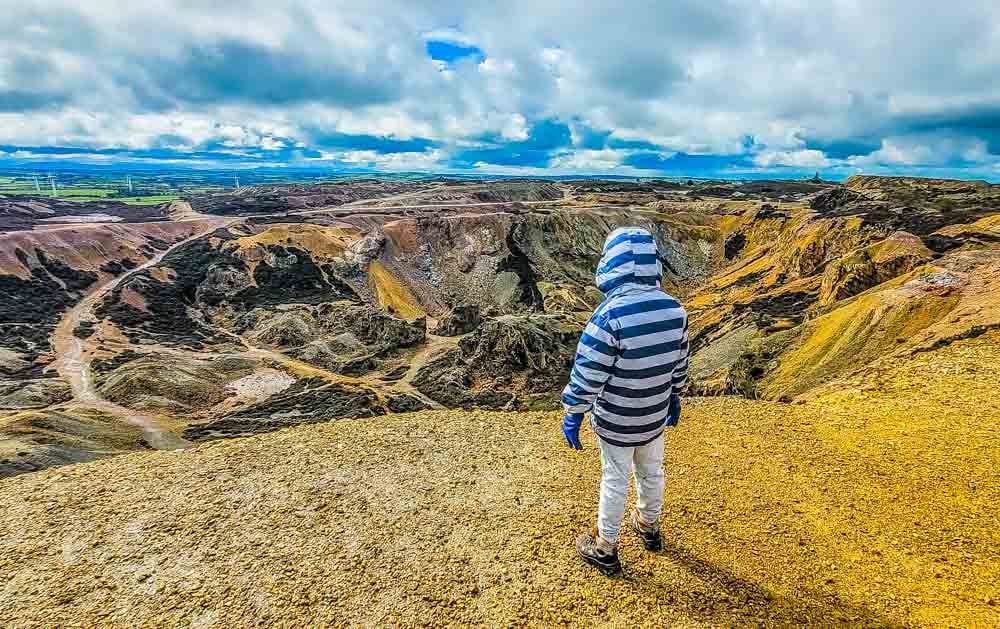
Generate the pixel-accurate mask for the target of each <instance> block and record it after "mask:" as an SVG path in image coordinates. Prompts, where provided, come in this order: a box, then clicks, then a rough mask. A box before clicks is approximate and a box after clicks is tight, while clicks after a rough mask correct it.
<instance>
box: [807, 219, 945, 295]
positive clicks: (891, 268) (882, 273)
mask: <svg viewBox="0 0 1000 629" xmlns="http://www.w3.org/2000/svg"><path fill="white" fill-rule="evenodd" d="M933 257H934V252H933V251H931V250H930V249H928V248H927V247H926V246H925V245H924V243H923V242H922V241H921V240H920V239H919V238H917V237H916V236H914V235H913V234H908V233H906V232H896V233H895V234H893V235H891V236H890V237H889V238H887V239H885V240H882V241H880V242H877V243H875V244H873V245H869V246H867V247H864V248H862V249H858V250H856V251H853V252H851V253H849V254H847V255H846V256H843V257H842V258H838V259H837V260H834V261H833V262H831V263H830V264H829V265H827V267H826V270H825V271H824V272H823V283H822V284H821V285H820V294H819V304H820V305H828V304H831V303H833V302H836V301H840V300H841V299H846V298H847V297H852V296H854V295H857V294H858V293H862V292H864V291H866V290H868V289H869V288H871V287H873V286H876V285H878V284H881V283H882V282H886V281H888V280H891V279H892V278H894V277H897V276H899V275H902V274H903V273H907V272H909V271H911V270H913V269H915V268H916V267H918V266H920V265H921V264H924V263H926V262H929V261H930V260H931V259H932V258H933Z"/></svg>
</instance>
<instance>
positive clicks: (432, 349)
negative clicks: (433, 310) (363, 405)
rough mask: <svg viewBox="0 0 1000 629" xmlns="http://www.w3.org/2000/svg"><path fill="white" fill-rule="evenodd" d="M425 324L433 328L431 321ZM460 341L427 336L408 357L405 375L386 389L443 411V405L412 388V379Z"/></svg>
mask: <svg viewBox="0 0 1000 629" xmlns="http://www.w3.org/2000/svg"><path fill="white" fill-rule="evenodd" d="M427 323H428V326H429V327H433V323H434V322H433V321H431V320H428V322H427ZM460 340H461V337H459V336H438V335H436V334H428V335H427V341H426V342H425V343H424V344H423V345H422V346H421V347H420V349H419V350H417V353H416V354H414V355H413V356H411V357H410V359H409V363H410V368H409V369H407V370H406V373H405V374H403V377H402V378H400V379H399V380H397V381H395V382H393V383H391V384H390V385H389V387H388V389H389V390H392V391H397V392H399V393H405V394H406V395H411V396H413V397H415V398H417V399H419V400H420V401H421V402H423V403H424V404H426V405H427V406H429V407H430V408H432V409H435V410H443V409H444V408H445V406H444V405H443V404H441V403H440V402H436V401H434V400H432V399H431V398H429V397H427V396H426V395H424V394H423V393H422V392H421V391H419V390H418V389H417V388H416V387H415V386H413V378H415V377H416V375H417V372H419V371H420V369H421V368H422V367H423V366H424V365H426V364H427V363H429V362H430V361H431V360H433V359H434V358H437V357H438V356H440V355H441V354H443V353H444V352H446V351H448V350H450V349H452V348H454V347H457V346H458V342H459V341H460Z"/></svg>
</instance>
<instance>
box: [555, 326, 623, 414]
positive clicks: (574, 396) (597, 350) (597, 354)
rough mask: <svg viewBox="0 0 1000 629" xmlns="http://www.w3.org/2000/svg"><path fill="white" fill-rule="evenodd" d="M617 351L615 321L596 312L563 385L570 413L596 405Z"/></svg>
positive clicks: (609, 374) (566, 406)
mask: <svg viewBox="0 0 1000 629" xmlns="http://www.w3.org/2000/svg"><path fill="white" fill-rule="evenodd" d="M618 355H619V342H618V335H617V333H616V331H615V329H614V328H613V326H612V322H611V321H610V320H609V319H608V317H607V315H606V314H605V313H601V312H597V313H595V314H594V316H593V317H591V318H590V321H589V322H588V323H587V327H586V328H584V330H583V334H582V335H581V336H580V343H579V344H578V345H577V347H576V360H575V361H574V362H573V371H572V373H570V376H569V383H568V384H567V385H566V388H565V389H563V395H562V403H563V407H564V408H565V409H566V412H567V413H568V414H571V415H582V414H583V413H586V412H588V411H590V410H591V409H592V408H593V406H594V401H595V400H596V399H597V396H599V395H600V394H601V391H603V390H604V385H605V384H607V382H608V380H610V379H611V371H612V368H613V367H614V364H615V361H617V360H618Z"/></svg>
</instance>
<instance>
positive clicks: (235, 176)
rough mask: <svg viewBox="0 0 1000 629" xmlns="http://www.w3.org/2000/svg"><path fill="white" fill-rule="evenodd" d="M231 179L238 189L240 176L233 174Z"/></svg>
mask: <svg viewBox="0 0 1000 629" xmlns="http://www.w3.org/2000/svg"><path fill="white" fill-rule="evenodd" d="M233 181H234V182H235V183H236V189H237V190H239V189H240V176H239V175H233Z"/></svg>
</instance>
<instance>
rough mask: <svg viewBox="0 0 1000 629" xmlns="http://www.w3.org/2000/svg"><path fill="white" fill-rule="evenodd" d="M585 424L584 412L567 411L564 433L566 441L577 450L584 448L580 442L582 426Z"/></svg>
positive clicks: (564, 419)
mask: <svg viewBox="0 0 1000 629" xmlns="http://www.w3.org/2000/svg"><path fill="white" fill-rule="evenodd" d="M582 424H583V413H566V415H565V416H564V417H563V435H565V436H566V443H568V444H569V447H571V448H574V449H576V450H583V444H581V443H580V426H581V425H582Z"/></svg>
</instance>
